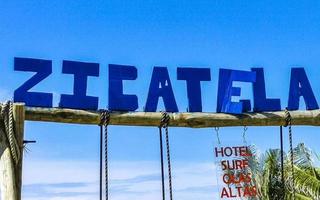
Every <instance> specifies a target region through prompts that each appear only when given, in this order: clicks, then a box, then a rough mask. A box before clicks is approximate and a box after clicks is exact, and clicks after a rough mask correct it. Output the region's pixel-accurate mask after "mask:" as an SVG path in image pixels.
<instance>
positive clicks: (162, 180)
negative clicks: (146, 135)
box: [159, 126, 166, 200]
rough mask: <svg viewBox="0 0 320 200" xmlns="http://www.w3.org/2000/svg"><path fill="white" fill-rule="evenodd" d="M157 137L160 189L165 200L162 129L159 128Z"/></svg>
mask: <svg viewBox="0 0 320 200" xmlns="http://www.w3.org/2000/svg"><path fill="white" fill-rule="evenodd" d="M159 137H160V161H161V186H162V187H161V189H162V200H165V199H166V198H165V186H164V166H163V145H162V127H161V126H159Z"/></svg>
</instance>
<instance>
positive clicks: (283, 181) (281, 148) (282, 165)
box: [280, 126, 285, 191]
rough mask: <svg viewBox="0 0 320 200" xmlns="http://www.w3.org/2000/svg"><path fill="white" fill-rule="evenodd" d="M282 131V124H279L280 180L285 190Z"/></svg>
mask: <svg viewBox="0 0 320 200" xmlns="http://www.w3.org/2000/svg"><path fill="white" fill-rule="evenodd" d="M283 152H284V151H283V131H282V126H280V157H281V158H280V159H281V182H282V187H283V188H282V189H283V191H284V190H285V187H284V186H285V179H284V158H283Z"/></svg>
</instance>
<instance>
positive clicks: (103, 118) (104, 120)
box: [100, 110, 110, 200]
mask: <svg viewBox="0 0 320 200" xmlns="http://www.w3.org/2000/svg"><path fill="white" fill-rule="evenodd" d="M109 123H110V111H108V110H101V114H100V200H102V173H103V172H102V146H103V145H102V143H103V142H102V140H103V132H104V156H105V157H104V166H105V168H104V173H105V190H106V191H105V200H108V198H109V173H108V125H109ZM103 127H104V129H103Z"/></svg>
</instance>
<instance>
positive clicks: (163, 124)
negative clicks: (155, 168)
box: [159, 112, 173, 200]
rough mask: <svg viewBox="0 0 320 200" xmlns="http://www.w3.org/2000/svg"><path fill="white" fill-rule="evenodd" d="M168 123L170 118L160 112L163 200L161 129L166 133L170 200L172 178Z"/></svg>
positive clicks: (163, 196) (163, 194)
mask: <svg viewBox="0 0 320 200" xmlns="http://www.w3.org/2000/svg"><path fill="white" fill-rule="evenodd" d="M169 121H170V116H169V115H168V113H166V112H162V118H161V122H160V128H159V133H160V143H161V144H160V148H161V172H162V198H163V200H164V199H165V192H164V170H163V153H162V151H163V149H162V130H161V129H162V128H164V129H165V133H166V146H167V161H168V178H169V193H170V200H172V199H173V198H172V196H173V195H172V176H171V161H170V144H169V130H168V125H169Z"/></svg>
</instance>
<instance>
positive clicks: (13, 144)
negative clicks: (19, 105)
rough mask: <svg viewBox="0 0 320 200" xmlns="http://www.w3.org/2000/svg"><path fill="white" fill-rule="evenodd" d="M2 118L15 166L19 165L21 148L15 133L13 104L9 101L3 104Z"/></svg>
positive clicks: (0, 107) (1, 107)
mask: <svg viewBox="0 0 320 200" xmlns="http://www.w3.org/2000/svg"><path fill="white" fill-rule="evenodd" d="M0 109H1V116H2V118H3V123H4V128H5V131H4V132H5V134H6V137H7V139H8V141H9V148H10V152H11V155H12V158H13V161H14V163H15V165H18V163H19V159H20V156H21V155H20V147H19V144H18V142H17V139H16V137H15V133H14V121H13V103H12V102H11V101H7V102H6V103H4V104H1V106H0Z"/></svg>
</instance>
